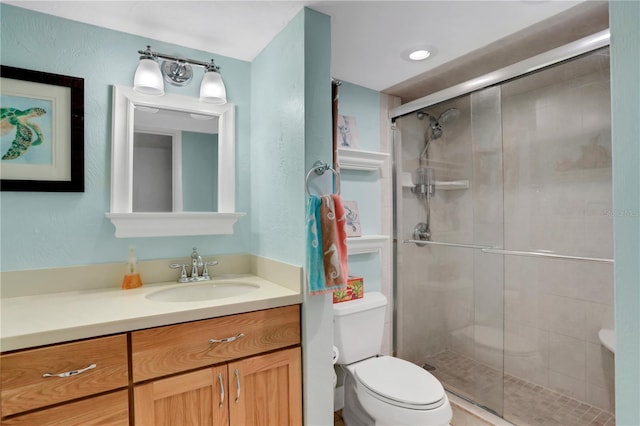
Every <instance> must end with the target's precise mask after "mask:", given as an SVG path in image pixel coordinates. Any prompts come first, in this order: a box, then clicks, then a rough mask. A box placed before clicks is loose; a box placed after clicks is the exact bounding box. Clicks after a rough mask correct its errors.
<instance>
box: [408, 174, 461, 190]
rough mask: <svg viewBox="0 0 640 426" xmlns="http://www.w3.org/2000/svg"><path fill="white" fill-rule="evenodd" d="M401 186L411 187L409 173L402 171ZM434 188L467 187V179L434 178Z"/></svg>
mask: <svg viewBox="0 0 640 426" xmlns="http://www.w3.org/2000/svg"><path fill="white" fill-rule="evenodd" d="M401 179H402V187H403V188H413V182H412V181H411V173H408V172H404V173H402V175H401ZM435 186H436V189H444V190H451V189H469V187H470V184H469V179H456V180H436V181H435Z"/></svg>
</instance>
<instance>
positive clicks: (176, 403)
mask: <svg viewBox="0 0 640 426" xmlns="http://www.w3.org/2000/svg"><path fill="white" fill-rule="evenodd" d="M211 340H216V341H217V342H213V343H211V342H210V341H211ZM220 340H221V341H220ZM131 345H132V360H133V370H132V371H133V379H134V382H136V383H135V385H134V417H135V425H136V426H145V425H154V426H163V425H186V424H192V425H212V426H226V425H231V426H235V425H238V426H250V425H279V426H280V425H291V426H298V425H301V424H302V367H301V350H300V346H299V345H300V306H299V305H295V306H286V307H282V308H274V309H267V310H263V311H256V312H250V313H245V314H238V315H231V316H228V317H220V318H213V319H210V320H203V321H195V322H191V323H185V324H177V325H171V326H166V327H158V328H154V329H148V330H141V331H136V332H133V333H132V336H131ZM221 362H223V363H222V364H221ZM193 369H196V370H195V371H194V370H193ZM167 375H169V377H166V376H167ZM149 379H150V380H149Z"/></svg>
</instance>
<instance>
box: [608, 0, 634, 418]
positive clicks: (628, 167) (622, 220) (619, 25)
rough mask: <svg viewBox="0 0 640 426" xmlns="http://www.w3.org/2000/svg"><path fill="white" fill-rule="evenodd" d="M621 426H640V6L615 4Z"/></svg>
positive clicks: (614, 114) (614, 146)
mask: <svg viewBox="0 0 640 426" xmlns="http://www.w3.org/2000/svg"><path fill="white" fill-rule="evenodd" d="M609 23H610V28H611V110H612V111H611V112H612V121H611V127H612V151H613V211H614V221H613V223H614V258H615V266H614V279H615V330H616V356H615V358H616V367H615V370H616V378H615V383H616V424H618V425H640V262H639V261H638V260H639V259H640V167H639V166H638V165H639V164H640V54H639V50H638V46H640V2H637V1H629V2H627V1H612V2H610V3H609Z"/></svg>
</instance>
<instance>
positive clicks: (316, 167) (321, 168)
mask: <svg viewBox="0 0 640 426" xmlns="http://www.w3.org/2000/svg"><path fill="white" fill-rule="evenodd" d="M327 170H331V173H333V177H334V178H335V185H336V189H335V192H334V194H336V195H340V174H339V173H338V172H337V171H336V170H335V169H334V168H333V167H330V166H329V165H328V164H326V163H323V162H322V161H316V162H315V163H314V164H313V168H312V169H311V170H309V172H308V173H307V177H306V178H305V188H306V190H307V195H311V191H309V178H310V177H311V173H313V172H315V173H316V174H317V175H318V176H322V175H323V174H324V172H326V171H327Z"/></svg>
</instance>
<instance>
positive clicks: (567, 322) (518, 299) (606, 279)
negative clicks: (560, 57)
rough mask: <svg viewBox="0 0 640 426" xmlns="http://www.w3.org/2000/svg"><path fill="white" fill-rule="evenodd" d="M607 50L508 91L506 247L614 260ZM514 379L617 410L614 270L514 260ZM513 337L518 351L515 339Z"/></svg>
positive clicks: (509, 270)
mask: <svg viewBox="0 0 640 426" xmlns="http://www.w3.org/2000/svg"><path fill="white" fill-rule="evenodd" d="M609 93H610V89H609V55H608V50H604V51H600V52H597V53H593V54H591V55H589V56H586V57H583V58H580V59H577V60H575V61H573V62H570V63H567V64H564V65H562V66H560V67H558V68H555V69H552V70H549V71H545V72H543V73H540V74H536V75H533V76H530V77H527V78H526V79H523V80H522V81H513V82H510V83H508V84H506V85H504V87H503V90H502V97H503V114H504V120H503V123H504V125H503V132H504V133H503V138H504V142H503V143H504V158H505V159H504V164H505V169H504V176H505V178H504V186H505V196H504V203H505V218H504V219H505V247H507V248H510V249H513V250H551V251H555V252H559V253H564V254H570V255H575V256H587V257H595V258H612V256H613V217H612V215H611V209H612V199H611V188H612V186H611V128H610V116H611V113H610V102H609V100H610V95H609ZM504 282H505V325H506V328H505V331H506V334H505V345H506V346H509V345H510V344H513V343H514V341H515V340H516V338H515V337H514V336H519V338H520V340H519V341H522V339H521V338H524V341H527V342H530V343H531V344H532V347H533V348H535V350H536V354H535V356H533V357H518V356H511V355H509V354H508V353H507V354H505V371H506V372H509V373H510V374H513V375H515V376H518V377H521V378H524V379H527V380H529V381H532V382H534V383H537V384H540V385H543V386H546V387H549V388H551V389H554V390H558V391H560V392H562V393H564V394H566V395H569V396H571V397H573V398H576V399H580V400H582V401H586V402H588V403H590V404H592V405H595V406H598V407H601V408H604V409H606V410H608V411H613V398H612V390H613V382H612V381H613V355H612V354H611V353H610V352H609V351H608V350H607V349H605V348H604V347H602V346H601V344H600V341H599V339H598V332H599V330H600V329H601V328H613V265H612V264H611V263H592V262H580V261H570V260H554V259H537V258H530V257H506V258H505V280H504ZM510 338H511V340H512V341H511V342H510V340H509V339H510Z"/></svg>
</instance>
